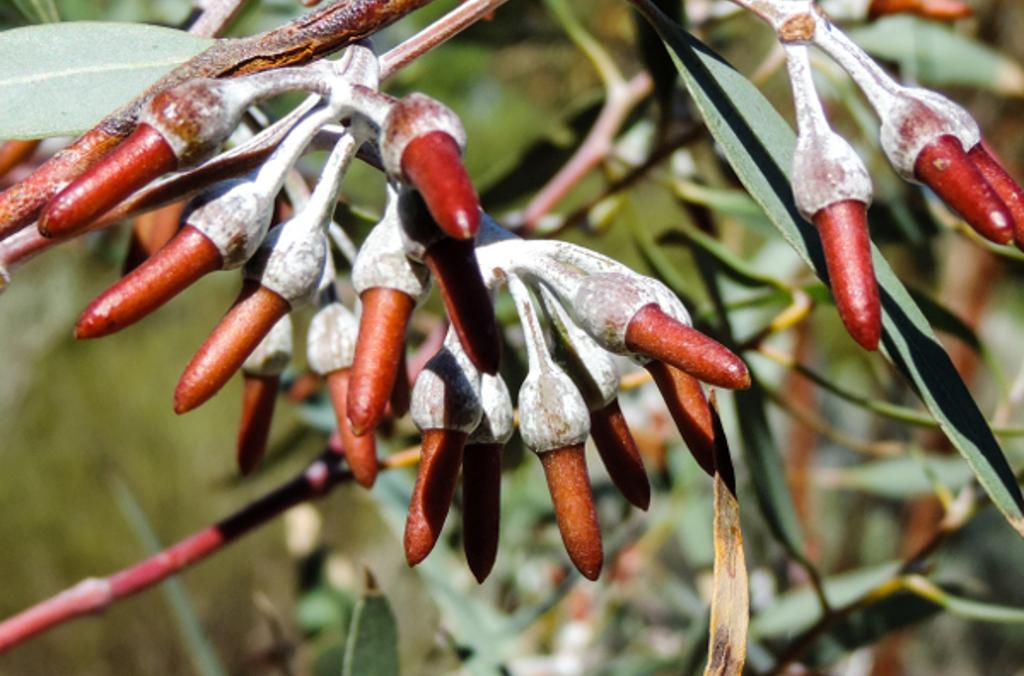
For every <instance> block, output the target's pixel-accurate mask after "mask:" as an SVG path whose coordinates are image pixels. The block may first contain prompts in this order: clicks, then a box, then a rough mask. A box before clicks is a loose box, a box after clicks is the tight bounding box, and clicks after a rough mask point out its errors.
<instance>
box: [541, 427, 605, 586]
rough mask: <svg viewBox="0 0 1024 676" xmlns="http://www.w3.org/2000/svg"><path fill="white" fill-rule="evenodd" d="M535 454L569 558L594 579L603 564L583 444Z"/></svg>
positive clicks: (599, 529) (598, 527)
mask: <svg viewBox="0 0 1024 676" xmlns="http://www.w3.org/2000/svg"><path fill="white" fill-rule="evenodd" d="M539 455H540V459H541V463H542V465H543V466H544V475H545V478H546V479H547V483H548V491H549V492H550V493H551V502H552V504H553V505H554V508H555V519H556V521H557V522H558V530H559V532H560V533H561V535H562V543H563V544H564V545H565V550H566V552H567V553H568V554H569V559H570V560H572V562H573V565H574V566H576V569H577V570H579V571H580V573H582V574H583V576H584V577H585V578H587V579H588V580H596V579H597V578H598V576H599V575H600V574H601V567H602V566H603V565H604V552H603V550H602V547H601V527H600V525H598V522H597V510H596V508H595V506H594V496H593V493H592V492H591V488H590V480H589V478H588V477H587V460H586V455H585V453H584V449H583V445H582V444H578V445H575V446H565V447H563V448H556V449H553V450H550V451H544V452H542V453H540V454H539Z"/></svg>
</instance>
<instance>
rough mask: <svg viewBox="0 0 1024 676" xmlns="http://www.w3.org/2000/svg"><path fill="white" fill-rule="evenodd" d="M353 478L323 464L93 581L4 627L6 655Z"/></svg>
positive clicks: (0, 645) (0, 639)
mask: <svg viewBox="0 0 1024 676" xmlns="http://www.w3.org/2000/svg"><path fill="white" fill-rule="evenodd" d="M351 478H352V475H351V474H349V473H348V472H344V471H342V470H340V468H339V467H338V466H337V465H335V464H328V462H327V461H325V460H317V461H316V462H314V463H313V464H312V465H310V466H309V467H308V468H307V469H306V470H305V471H304V472H303V473H302V474H300V475H299V476H297V477H295V478H294V479H292V480H291V481H289V482H288V483H286V484H284V485H283V486H281V487H279V488H278V489H276V490H274V491H273V492H271V493H269V494H268V495H266V496H264V497H262V498H260V499H259V500H257V501H256V502H254V503H252V504H250V505H249V506H248V507H245V508H244V509H242V510H241V511H239V512H236V513H235V514H233V515H232V516H229V517H228V518H226V519H224V520H223V521H220V522H219V523H217V524H216V525H213V526H210V527H208V528H205V529H203V530H201V531H199V532H198V533H195V534H194V535H191V536H189V537H187V538H185V539H184V540H182V541H180V542H178V543H177V544H175V545H173V546H171V547H168V548H167V549H165V550H164V551H162V552H160V553H158V554H155V555H154V556H151V557H150V558H148V559H145V560H144V561H141V562H139V563H137V564H135V565H133V566H130V567H128V568H125V569H124V570H122V571H119V572H117V573H115V574H113V575H111V576H110V577H107V578H105V579H88V580H83V581H82V582H80V583H78V584H76V585H75V586H73V587H70V588H69V589H67V590H66V591H64V592H61V593H60V594H58V595H56V596H54V597H52V598H50V599H48V600H46V601H43V602H41V603H39V604H36V605H35V606H32V607H31V608H28V609H27V610H24V611H22V612H21V613H18V614H17V615H15V616H14V617H11V618H9V619H7V620H5V621H4V622H2V623H0V653H2V652H6V651H7V650H10V649H11V648H13V647H15V646H17V645H19V644H21V643H23V642H24V641H26V640H28V639H30V638H32V637H33V636H36V635H38V634H41V633H43V632H45V631H48V630H49V629H52V628H54V627H56V626H57V625H60V624H63V623H65V622H69V621H71V620H74V619H77V618H79V617H83V616H85V615H91V614H93V613H97V612H100V611H102V610H104V609H105V608H107V607H109V606H110V605H111V604H113V603H114V602H116V601H119V600H121V599H123V598H126V597H128V596H131V595H133V594H137V593H139V592H141V591H144V590H146V589H148V588H149V587H152V586H153V585H155V584H157V583H159V582H161V581H163V580H165V579H167V578H168V577H170V576H171V575H174V574H175V573H178V572H180V571H182V570H184V569H185V568H188V567H190V566H192V565H194V564H196V563H198V562H199V561H202V560H203V559H205V558H206V557H207V556H209V555H210V554H213V553H215V552H217V551H219V550H220V549H222V548H223V547H224V546H225V545H227V544H229V543H231V542H233V541H234V540H236V539H238V538H239V537H241V536H243V535H245V534H246V533H248V532H249V531H251V530H253V529H254V528H256V527H258V526H260V525H262V524H264V523H266V522H267V521H269V520H270V519H272V518H274V517H275V516H277V515H279V514H281V513H283V512H284V511H285V510H287V509H289V508H291V507H293V506H295V505H297V504H300V503H303V502H306V501H308V500H311V499H313V498H316V497H319V496H321V495H323V494H325V493H327V492H328V491H329V490H330V489H331V488H333V487H334V486H335V485H337V484H338V483H340V482H342V481H347V480H349V479H351Z"/></svg>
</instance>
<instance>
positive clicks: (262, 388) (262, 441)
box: [236, 373, 281, 475]
mask: <svg viewBox="0 0 1024 676" xmlns="http://www.w3.org/2000/svg"><path fill="white" fill-rule="evenodd" d="M280 382H281V378H280V376H257V375H250V374H248V373H247V374H245V389H244V391H243V393H242V420H241V422H240V423H239V426H238V443H237V453H236V458H237V460H238V471H239V472H241V473H242V474H243V475H246V474H249V473H250V472H252V470H254V469H255V468H256V466H257V465H258V464H259V462H260V460H262V459H263V455H264V453H265V452H266V450H267V438H268V437H269V436H270V421H271V420H273V418H274V404H275V402H276V401H277V388H278V386H279V385H280Z"/></svg>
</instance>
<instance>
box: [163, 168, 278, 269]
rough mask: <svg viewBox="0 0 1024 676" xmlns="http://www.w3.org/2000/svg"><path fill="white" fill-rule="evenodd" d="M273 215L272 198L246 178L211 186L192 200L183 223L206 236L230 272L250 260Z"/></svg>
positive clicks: (264, 235)
mask: <svg viewBox="0 0 1024 676" xmlns="http://www.w3.org/2000/svg"><path fill="white" fill-rule="evenodd" d="M273 216H274V200H273V196H268V195H267V194H265V193H264V192H263V191H262V190H261V189H260V188H259V187H258V186H257V184H256V183H254V182H253V181H252V180H250V179H248V178H240V179H231V180H227V181H223V182H221V183H218V184H216V185H214V186H213V187H212V188H210V189H209V190H207V191H206V192H204V193H202V194H201V195H199V196H198V197H196V198H195V199H193V200H192V201H191V202H190V203H189V205H188V207H186V209H185V214H184V216H183V220H184V222H185V223H188V224H189V225H191V226H192V227H194V228H195V229H196V230H198V231H199V232H201V233H203V234H204V235H206V236H207V237H208V238H209V240H210V241H211V242H213V244H214V246H216V247H217V250H218V251H220V255H221V257H222V259H223V261H224V269H225V270H231V269H233V268H237V267H239V266H241V265H243V264H244V263H245V262H246V261H247V260H249V259H250V258H252V256H253V254H255V253H256V250H257V249H258V248H259V246H260V243H261V242H262V241H263V238H264V237H266V234H267V228H269V227H270V221H271V219H272V218H273Z"/></svg>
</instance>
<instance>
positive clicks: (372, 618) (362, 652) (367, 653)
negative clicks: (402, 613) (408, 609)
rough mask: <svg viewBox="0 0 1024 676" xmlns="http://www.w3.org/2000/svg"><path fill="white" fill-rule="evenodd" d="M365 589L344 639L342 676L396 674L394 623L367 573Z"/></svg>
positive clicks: (396, 648) (395, 625)
mask: <svg viewBox="0 0 1024 676" xmlns="http://www.w3.org/2000/svg"><path fill="white" fill-rule="evenodd" d="M367 578H368V580H367V589H366V592H365V593H364V594H363V596H362V598H360V599H359V601H358V602H357V603H356V607H355V610H354V611H353V613H352V624H351V625H350V626H349V629H348V640H347V641H346V643H345V662H344V666H343V667H342V670H341V673H342V676H397V675H398V625H397V624H396V621H395V613H394V612H393V611H392V610H391V604H390V603H388V599H387V597H386V596H384V594H382V593H381V591H380V590H379V589H378V588H377V586H376V583H375V582H374V581H373V577H372V576H370V575H369V574H367Z"/></svg>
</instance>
